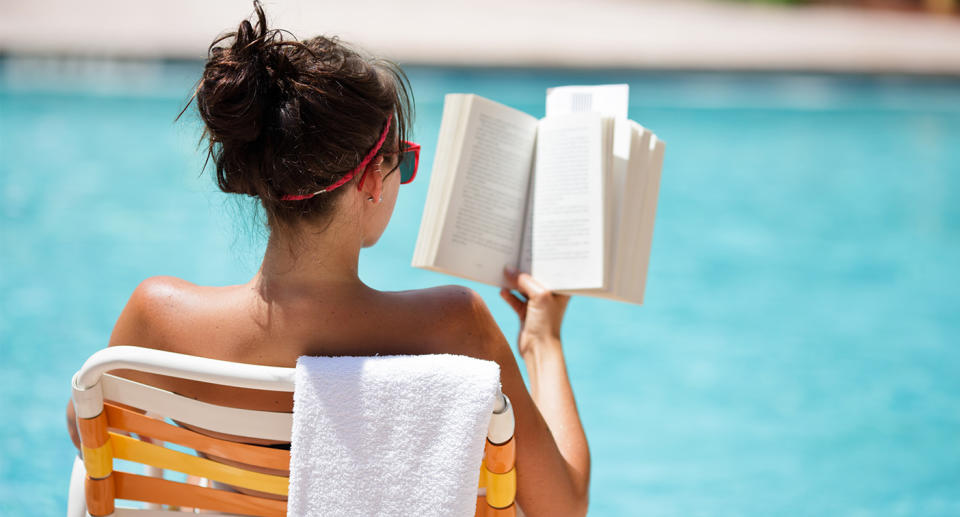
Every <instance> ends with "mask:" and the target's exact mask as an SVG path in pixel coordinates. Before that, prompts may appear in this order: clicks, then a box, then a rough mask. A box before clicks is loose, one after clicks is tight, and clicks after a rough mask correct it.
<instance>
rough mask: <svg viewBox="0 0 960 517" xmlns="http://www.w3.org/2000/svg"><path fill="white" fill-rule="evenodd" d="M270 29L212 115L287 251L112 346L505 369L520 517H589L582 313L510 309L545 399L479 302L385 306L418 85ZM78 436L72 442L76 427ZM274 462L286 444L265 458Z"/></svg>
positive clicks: (524, 284)
mask: <svg viewBox="0 0 960 517" xmlns="http://www.w3.org/2000/svg"><path fill="white" fill-rule="evenodd" d="M255 8H256V16H257V19H258V22H257V24H256V26H253V25H252V24H251V23H250V22H249V21H243V22H242V23H241V24H240V27H239V29H238V30H237V32H236V33H231V34H228V35H226V36H223V37H221V38H219V39H217V40H216V41H214V43H213V44H212V45H211V50H210V55H209V58H208V60H207V63H206V67H205V69H204V73H203V77H202V79H201V81H200V83H199V86H198V88H197V91H196V95H195V100H196V103H197V107H198V109H199V112H200V115H201V117H202V119H203V121H204V123H205V124H206V137H207V139H208V140H209V150H210V156H211V158H212V160H213V163H214V165H215V168H216V172H217V184H218V185H219V187H220V188H221V189H222V190H223V191H224V192H228V193H233V194H244V195H248V196H256V197H258V198H259V200H260V202H261V204H262V205H263V208H264V210H265V211H266V214H267V222H268V225H269V227H270V237H269V241H268V244H267V249H266V253H265V255H264V258H263V263H262V265H261V267H260V269H259V271H257V273H256V274H255V275H254V277H253V278H252V279H251V280H250V281H249V282H248V283H246V284H243V285H236V286H229V287H205V286H198V285H194V284H191V283H189V282H186V281H184V280H180V279H177V278H169V277H155V278H150V279H148V280H146V281H144V282H143V283H142V284H140V286H138V287H137V289H136V290H135V291H134V293H133V295H132V296H131V298H130V300H129V302H128V303H127V306H126V307H125V308H124V310H123V312H122V314H121V315H120V318H119V320H118V321H117V324H116V327H115V328H114V331H113V334H112V336H111V339H110V345H111V346H115V345H138V346H146V347H153V348H158V349H163V350H170V351H174V352H180V353H185V354H192V355H197V356H203V357H211V358H215V359H224V360H228V361H239V362H247V363H255V364H263V365H274V366H293V365H294V364H295V363H296V360H297V357H299V356H301V355H374V354H381V355H389V354H433V353H450V354H462V355H468V356H472V357H477V358H481V359H488V360H493V361H496V362H497V363H499V365H500V368H501V376H502V378H501V383H502V386H503V391H504V392H505V393H506V394H507V395H508V396H509V397H510V400H511V401H512V403H513V405H514V408H515V412H516V416H517V426H516V439H517V441H518V442H519V443H521V444H523V445H522V446H521V447H520V448H519V449H518V456H517V463H516V465H517V485H518V497H517V499H518V503H519V505H520V506H521V507H522V508H523V510H524V512H525V513H526V514H527V515H530V516H537V515H554V516H555V515H582V514H585V513H586V508H587V498H588V491H589V490H588V489H589V480H590V454H589V450H588V447H587V441H586V437H585V435H584V432H583V427H582V424H581V423H580V419H579V416H578V414H577V409H576V404H575V402H574V397H573V392H572V389H571V387H570V382H569V379H568V377H567V373H566V366H565V363H564V356H563V351H562V347H561V342H560V325H561V321H562V319H563V315H564V311H565V309H566V306H567V302H568V301H569V298H568V297H566V296H561V295H557V294H553V293H551V292H549V291H547V290H546V289H544V288H543V287H542V286H541V285H540V284H538V283H537V281H536V280H534V279H533V278H531V277H530V276H529V275H526V274H522V273H521V274H517V273H516V272H513V271H505V273H504V274H505V280H506V283H507V285H509V286H510V287H511V288H513V289H515V290H517V291H519V292H520V293H521V294H522V295H523V297H522V298H521V297H518V296H516V295H515V294H513V292H512V291H510V290H507V289H503V290H501V293H500V294H501V296H502V297H503V298H504V299H505V300H506V301H507V302H508V303H509V304H510V306H511V307H512V308H513V309H514V310H515V311H516V312H517V314H518V316H519V317H520V321H521V330H520V336H519V344H518V346H519V352H520V355H521V357H522V358H523V360H524V363H525V364H526V367H527V372H528V374H529V379H530V384H531V385H530V391H529V392H528V390H527V387H526V386H525V385H524V382H523V379H522V377H521V375H520V370H519V368H518V366H517V363H516V360H515V359H514V355H513V353H512V352H511V349H510V346H509V344H508V343H507V340H506V339H505V338H504V336H503V334H502V333H501V331H500V329H499V328H498V327H497V324H496V322H495V321H494V319H493V318H492V317H491V315H490V312H489V310H488V309H487V307H486V305H485V303H484V301H483V299H482V298H481V297H480V296H479V295H477V293H475V292H473V291H471V290H470V289H468V288H465V287H459V286H443V287H436V288H431V289H422V290H414V291H401V292H381V291H377V290H375V289H372V288H370V287H368V286H366V285H364V283H363V282H362V281H361V280H360V279H359V277H358V274H357V261H358V257H359V253H360V249H361V248H363V247H366V246H372V245H373V244H375V243H376V242H377V240H378V239H379V237H380V235H381V234H382V233H383V230H384V228H385V227H386V225H387V223H388V221H389V220H390V216H391V214H392V211H393V207H394V203H395V201H396V199H397V195H398V193H399V187H400V184H401V182H406V181H410V180H412V179H413V174H414V173H415V167H416V157H415V156H414V155H415V154H416V152H417V151H418V148H416V147H415V146H413V145H411V144H409V143H407V142H405V138H404V137H405V134H406V132H407V129H408V128H409V125H410V101H409V97H408V94H407V88H408V86H407V82H406V78H405V77H404V75H403V73H402V72H401V71H400V70H399V69H398V68H397V67H395V66H393V65H390V64H389V63H386V62H384V61H379V60H373V59H369V58H366V57H364V56H363V55H361V54H360V53H358V52H357V51H355V50H351V49H349V48H348V47H346V46H344V45H343V44H341V43H339V42H338V41H337V40H335V39H327V38H324V37H317V38H313V39H310V40H306V41H303V42H296V41H284V40H283V39H282V35H281V33H280V32H279V31H275V30H267V26H266V20H265V16H264V13H263V10H262V9H261V7H260V6H259V5H258V4H255ZM129 376H130V377H131V378H135V379H137V380H141V381H143V382H147V383H150V384H154V385H158V386H161V387H164V388H166V389H169V390H172V391H175V392H178V393H181V394H184V395H187V396H190V397H194V398H198V399H200V400H206V401H210V402H214V403H225V404H226V405H235V406H236V405H240V406H242V407H246V408H250V409H268V410H288V411H289V410H291V408H292V399H291V397H290V396H289V394H287V395H277V394H276V393H273V392H260V391H254V390H242V389H235V390H231V391H229V392H228V391H227V390H225V389H223V388H217V389H216V391H214V390H212V389H210V387H208V386H207V385H204V384H202V383H195V382H190V381H183V380H174V379H170V378H166V377H161V376H150V375H145V374H139V375H136V374H132V373H130V374H129ZM71 431H73V426H71ZM262 443H264V444H268V443H269V442H262Z"/></svg>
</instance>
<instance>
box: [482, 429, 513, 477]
mask: <svg viewBox="0 0 960 517" xmlns="http://www.w3.org/2000/svg"><path fill="white" fill-rule="evenodd" d="M516 461H517V442H516V436H511V437H510V439H509V440H508V441H507V442H506V443H503V444H500V445H494V444H493V443H491V442H490V440H487V444H486V445H485V446H484V458H483V462H484V463H485V464H486V465H487V470H489V471H490V472H493V473H494V474H506V473H507V472H510V470H511V469H513V466H514V464H515V463H516Z"/></svg>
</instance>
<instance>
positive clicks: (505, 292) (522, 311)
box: [500, 289, 527, 319]
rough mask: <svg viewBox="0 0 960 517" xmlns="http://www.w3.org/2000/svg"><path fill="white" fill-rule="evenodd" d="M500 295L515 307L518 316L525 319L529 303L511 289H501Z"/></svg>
mask: <svg viewBox="0 0 960 517" xmlns="http://www.w3.org/2000/svg"><path fill="white" fill-rule="evenodd" d="M500 297H501V298H503V299H504V300H506V302H507V303H508V304H509V305H510V307H512V308H513V310H514V312H516V313H517V316H519V317H520V319H523V318H524V317H525V316H526V313H527V304H526V303H525V302H522V301H520V299H519V298H517V297H516V295H514V294H513V293H512V292H510V290H509V289H500Z"/></svg>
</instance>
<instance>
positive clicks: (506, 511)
mask: <svg viewBox="0 0 960 517" xmlns="http://www.w3.org/2000/svg"><path fill="white" fill-rule="evenodd" d="M486 515H487V517H516V515H517V503H513V504H511V505H510V506H508V507H506V508H494V507H492V506H488V507H487V514H486Z"/></svg>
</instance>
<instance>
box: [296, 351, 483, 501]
mask: <svg viewBox="0 0 960 517" xmlns="http://www.w3.org/2000/svg"><path fill="white" fill-rule="evenodd" d="M499 390H500V366H499V365H498V364H497V363H495V362H493V361H485V360H481V359H475V358H472V357H467V356H460V355H449V354H437V355H407V356H374V357H301V358H300V359H299V360H298V361H297V371H296V379H295V390H294V393H293V436H292V442H291V447H290V493H289V499H288V501H289V502H288V505H287V508H288V509H287V515H290V516H297V517H300V516H319V515H324V516H326V515H338V516H339V515H358V516H359V515H363V516H368V515H390V516H394V515H418V516H419V515H444V516H447V515H463V516H471V515H473V514H474V512H475V510H476V498H477V484H478V481H479V477H480V463H481V461H482V459H483V446H484V443H485V441H484V437H485V436H486V434H487V426H488V425H489V423H490V417H491V414H492V412H493V406H494V402H495V399H496V397H497V393H499Z"/></svg>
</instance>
